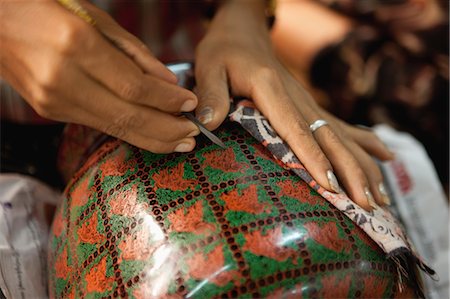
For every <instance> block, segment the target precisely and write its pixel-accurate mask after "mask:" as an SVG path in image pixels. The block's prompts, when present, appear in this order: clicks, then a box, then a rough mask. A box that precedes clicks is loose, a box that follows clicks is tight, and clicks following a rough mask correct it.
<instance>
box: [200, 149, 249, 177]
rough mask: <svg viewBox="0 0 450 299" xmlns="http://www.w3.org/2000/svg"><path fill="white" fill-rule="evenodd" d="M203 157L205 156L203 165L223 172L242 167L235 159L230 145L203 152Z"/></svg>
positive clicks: (234, 170)
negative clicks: (222, 148) (217, 149)
mask: <svg viewBox="0 0 450 299" xmlns="http://www.w3.org/2000/svg"><path fill="white" fill-rule="evenodd" d="M203 157H205V163H204V167H206V166H211V167H212V168H216V169H220V170H222V171H224V172H236V171H239V170H240V169H241V168H242V165H241V164H240V163H239V162H238V161H236V155H235V154H234V151H233V148H231V147H229V148H227V149H225V150H221V151H211V152H207V153H204V154H203Z"/></svg>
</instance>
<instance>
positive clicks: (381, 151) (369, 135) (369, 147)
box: [347, 126, 395, 161]
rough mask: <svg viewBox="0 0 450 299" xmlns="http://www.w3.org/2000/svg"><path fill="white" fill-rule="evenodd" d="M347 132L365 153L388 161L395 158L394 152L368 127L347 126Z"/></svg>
mask: <svg viewBox="0 0 450 299" xmlns="http://www.w3.org/2000/svg"><path fill="white" fill-rule="evenodd" d="M347 133H348V134H349V135H350V137H352V138H353V140H354V141H355V142H356V143H357V144H358V145H359V146H361V147H362V148H363V149H364V150H365V151H366V152H367V153H369V154H371V155H373V156H375V157H376V158H378V159H379V160H381V161H388V160H392V159H394V158H395V154H394V153H393V152H391V151H390V150H389V148H388V147H387V146H386V145H385V144H384V143H383V141H381V139H380V138H379V137H378V136H377V135H376V134H375V133H374V132H372V131H371V130H370V129H360V128H357V127H354V126H347Z"/></svg>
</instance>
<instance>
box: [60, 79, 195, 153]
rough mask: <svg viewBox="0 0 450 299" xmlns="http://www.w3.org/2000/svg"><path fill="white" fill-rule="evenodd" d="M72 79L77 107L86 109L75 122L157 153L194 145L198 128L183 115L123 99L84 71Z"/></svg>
mask: <svg viewBox="0 0 450 299" xmlns="http://www.w3.org/2000/svg"><path fill="white" fill-rule="evenodd" d="M71 78H75V80H76V81H75V82H77V85H76V86H73V85H68V88H69V92H70V94H75V95H77V97H76V99H74V100H73V101H75V102H76V104H74V107H77V108H79V109H82V110H83V113H77V114H76V115H74V116H72V117H73V122H76V123H81V124H84V125H88V126H91V127H94V128H96V129H98V130H100V131H103V132H105V133H107V134H110V135H112V136H115V137H117V138H119V139H122V140H125V141H127V142H130V143H131V144H134V145H136V146H138V147H141V148H144V149H146V150H150V151H152V152H155V153H161V152H168V151H173V150H175V149H176V145H179V144H182V143H187V144H189V145H190V147H193V146H194V145H195V140H193V138H192V137H193V136H195V135H198V134H199V130H198V128H197V126H195V125H194V124H193V123H192V122H190V121H189V120H187V119H185V118H184V117H179V116H174V115H171V114H168V113H164V112H161V111H158V110H156V109H152V108H147V107H143V106H141V105H136V104H132V103H129V102H125V101H122V100H120V99H119V98H117V97H116V96H115V95H114V94H112V93H111V92H110V91H108V90H107V89H105V88H104V87H103V86H102V85H100V84H98V82H96V81H92V80H89V77H87V76H84V75H83V74H71ZM70 89H72V90H70ZM66 110H69V109H66ZM186 138H187V139H186ZM163 143H164V144H166V145H165V146H164V147H163V146H162V145H161V144H163ZM190 147H189V148H190ZM189 148H188V147H186V146H185V147H184V149H185V150H188V149H189Z"/></svg>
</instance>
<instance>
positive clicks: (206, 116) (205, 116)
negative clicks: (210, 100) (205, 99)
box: [197, 106, 214, 125]
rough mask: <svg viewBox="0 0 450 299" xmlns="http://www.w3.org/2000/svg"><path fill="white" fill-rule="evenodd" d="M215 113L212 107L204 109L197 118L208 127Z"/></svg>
mask: <svg viewBox="0 0 450 299" xmlns="http://www.w3.org/2000/svg"><path fill="white" fill-rule="evenodd" d="M213 112H214V110H213V109H212V108H211V107H209V106H207V107H204V108H203V109H202V110H200V112H199V113H198V115H197V118H198V120H199V121H200V122H201V123H202V124H204V125H206V124H207V123H209V122H210V121H212V119H213Z"/></svg>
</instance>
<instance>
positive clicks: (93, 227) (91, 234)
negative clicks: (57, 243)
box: [78, 212, 105, 244]
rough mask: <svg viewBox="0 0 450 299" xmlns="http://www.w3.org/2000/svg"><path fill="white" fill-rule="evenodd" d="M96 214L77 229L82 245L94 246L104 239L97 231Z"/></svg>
mask: <svg viewBox="0 0 450 299" xmlns="http://www.w3.org/2000/svg"><path fill="white" fill-rule="evenodd" d="M97 223H98V218H97V212H95V213H94V214H92V216H91V218H90V219H88V220H86V222H84V223H83V225H82V226H81V227H80V228H79V229H78V238H79V239H80V240H81V241H82V242H84V243H90V244H95V243H98V242H101V241H103V240H104V239H105V237H104V236H103V235H102V234H100V233H99V232H98V231H97Z"/></svg>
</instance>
